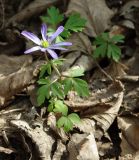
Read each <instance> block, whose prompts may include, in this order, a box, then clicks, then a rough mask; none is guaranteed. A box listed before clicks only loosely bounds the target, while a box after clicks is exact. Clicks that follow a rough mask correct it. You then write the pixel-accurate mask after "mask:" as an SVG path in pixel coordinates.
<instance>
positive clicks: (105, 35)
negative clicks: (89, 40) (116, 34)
mask: <svg viewBox="0 0 139 160" xmlns="http://www.w3.org/2000/svg"><path fill="white" fill-rule="evenodd" d="M101 36H102V38H103V39H104V40H105V41H109V39H110V37H109V33H108V32H103V33H101Z"/></svg>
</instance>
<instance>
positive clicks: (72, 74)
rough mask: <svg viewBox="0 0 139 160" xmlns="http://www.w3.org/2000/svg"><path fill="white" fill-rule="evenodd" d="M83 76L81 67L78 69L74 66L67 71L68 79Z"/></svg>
mask: <svg viewBox="0 0 139 160" xmlns="http://www.w3.org/2000/svg"><path fill="white" fill-rule="evenodd" d="M83 75H84V68H83V67H79V66H75V67H72V68H71V69H69V71H68V75H67V76H69V77H80V76H83Z"/></svg>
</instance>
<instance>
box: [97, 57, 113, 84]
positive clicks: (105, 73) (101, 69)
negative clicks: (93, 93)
mask: <svg viewBox="0 0 139 160" xmlns="http://www.w3.org/2000/svg"><path fill="white" fill-rule="evenodd" d="M94 61H95V63H96V65H97V67H98V68H99V69H100V71H101V72H102V73H103V74H104V75H105V76H106V77H108V78H109V79H110V80H111V81H113V78H112V77H111V76H110V75H109V74H108V73H107V72H106V71H105V70H104V69H103V68H101V67H100V65H99V64H98V63H97V61H96V60H94Z"/></svg>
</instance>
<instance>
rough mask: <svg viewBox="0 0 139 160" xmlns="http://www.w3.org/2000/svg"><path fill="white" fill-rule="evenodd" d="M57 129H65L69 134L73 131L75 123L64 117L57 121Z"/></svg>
mask: <svg viewBox="0 0 139 160" xmlns="http://www.w3.org/2000/svg"><path fill="white" fill-rule="evenodd" d="M57 127H58V128H61V127H63V129H64V131H65V132H69V131H70V130H72V129H73V123H72V122H71V120H70V119H69V118H68V117H65V116H62V117H60V118H59V120H58V121H57Z"/></svg>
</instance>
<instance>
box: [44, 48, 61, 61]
mask: <svg viewBox="0 0 139 160" xmlns="http://www.w3.org/2000/svg"><path fill="white" fill-rule="evenodd" d="M46 50H47V52H48V53H49V54H50V55H51V57H52V58H53V59H58V55H57V54H56V52H55V51H53V50H51V49H48V48H47V49H46Z"/></svg>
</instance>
